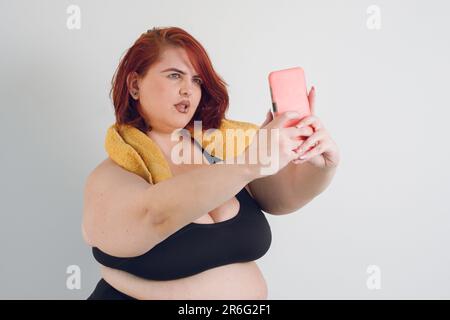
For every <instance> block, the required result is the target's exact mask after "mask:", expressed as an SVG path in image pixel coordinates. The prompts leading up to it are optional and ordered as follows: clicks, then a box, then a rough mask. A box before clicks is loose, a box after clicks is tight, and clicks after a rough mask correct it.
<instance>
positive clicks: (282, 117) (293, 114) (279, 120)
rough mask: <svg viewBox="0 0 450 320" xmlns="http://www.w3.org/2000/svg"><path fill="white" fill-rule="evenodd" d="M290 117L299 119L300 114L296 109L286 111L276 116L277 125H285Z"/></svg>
mask: <svg viewBox="0 0 450 320" xmlns="http://www.w3.org/2000/svg"><path fill="white" fill-rule="evenodd" d="M292 119H299V120H300V114H299V113H298V112H296V111H286V112H284V113H283V114H281V115H280V116H278V117H276V119H275V120H276V121H277V125H279V126H282V127H285V125H286V123H288V122H289V121H290V120H292Z"/></svg>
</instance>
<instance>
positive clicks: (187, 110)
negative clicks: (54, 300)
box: [82, 28, 338, 299]
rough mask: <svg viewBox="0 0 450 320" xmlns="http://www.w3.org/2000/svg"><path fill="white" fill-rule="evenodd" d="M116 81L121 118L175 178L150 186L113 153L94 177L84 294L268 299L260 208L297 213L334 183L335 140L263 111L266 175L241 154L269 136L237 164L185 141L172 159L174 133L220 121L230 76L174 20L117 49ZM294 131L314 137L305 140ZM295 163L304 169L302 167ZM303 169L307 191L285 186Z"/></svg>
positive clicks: (308, 123) (265, 229) (314, 123)
mask: <svg viewBox="0 0 450 320" xmlns="http://www.w3.org/2000/svg"><path fill="white" fill-rule="evenodd" d="M111 90H112V93H113V95H112V96H113V103H114V107H115V115H116V123H117V124H119V125H122V124H123V125H129V126H132V127H133V128H136V129H138V130H139V132H142V133H143V134H145V139H147V138H150V139H148V140H151V141H153V142H155V143H156V144H157V145H158V147H159V149H160V151H161V154H162V155H163V158H164V159H165V160H166V161H167V164H168V166H169V168H170V173H171V178H170V179H166V180H164V181H161V182H158V183H155V184H151V183H148V182H147V181H145V180H144V179H142V178H141V177H139V176H138V175H136V174H135V173H133V172H129V171H127V170H126V169H124V168H123V167H122V166H120V165H118V164H117V163H116V162H115V161H113V160H112V159H111V157H108V158H107V159H105V160H104V161H103V162H102V163H100V164H99V165H98V166H97V167H96V168H95V169H94V170H93V172H92V173H91V174H90V175H89V177H88V179H87V182H86V187H85V194H84V196H85V198H84V214H83V225H82V227H83V236H84V239H85V241H86V242H87V243H88V244H89V245H90V246H92V247H93V253H94V257H95V258H96V259H97V261H99V262H100V263H101V274H102V279H101V280H100V282H99V283H98V284H97V287H96V288H95V290H94V292H93V293H92V294H91V296H90V297H89V299H267V286H266V282H265V279H264V277H263V275H262V274H261V271H260V270H259V268H258V266H257V264H256V262H255V260H257V259H258V258H260V257H261V256H263V255H264V254H265V253H266V252H267V250H268V249H269V246H270V243H271V233H270V227H269V225H268V223H267V220H266V219H265V217H264V215H263V213H262V211H261V209H262V210H264V211H266V212H268V213H272V214H286V213H289V212H293V211H295V210H297V209H298V208H300V207H301V206H303V205H304V204H305V203H307V202H309V201H310V200H311V199H312V198H313V197H314V196H315V195H317V192H318V190H319V189H323V188H324V187H323V186H324V185H325V184H326V183H328V182H329V181H330V179H331V176H332V174H333V169H334V168H336V166H337V162H338V156H337V148H336V146H335V144H334V143H333V141H332V140H331V138H330V137H329V135H328V134H327V132H326V131H325V130H324V129H322V128H323V126H322V125H321V124H320V121H319V120H318V119H317V118H316V117H308V118H305V119H303V120H302V121H301V122H299V124H297V126H296V127H292V128H284V127H283V124H284V123H286V122H287V121H288V120H289V119H292V118H295V117H296V116H297V115H296V114H293V113H289V114H285V115H283V116H280V117H277V118H275V119H272V118H271V115H270V112H269V114H268V118H267V119H266V121H265V123H264V124H263V125H262V126H261V128H260V130H261V129H263V128H264V129H279V130H280V135H279V140H277V141H278V143H279V145H280V146H281V147H282V148H280V152H279V158H278V166H277V168H276V170H275V172H274V173H273V174H271V175H267V176H264V175H263V174H262V173H261V168H262V165H260V164H259V162H257V163H256V164H255V163H248V162H249V161H246V160H247V159H248V157H249V152H251V150H253V151H254V150H260V151H261V150H262V151H263V152H262V153H260V154H268V153H267V152H266V153H264V152H265V151H268V150H269V149H270V143H271V142H270V139H269V141H266V142H265V143H261V141H260V140H261V139H253V140H252V142H251V144H250V145H249V147H248V148H246V150H245V152H242V153H241V154H240V155H239V158H240V159H241V160H242V159H244V160H243V161H242V162H238V164H221V165H211V164H213V163H215V162H220V160H221V159H220V158H214V157H210V155H209V154H208V153H207V152H204V150H203V149H202V146H201V144H198V143H197V142H196V140H195V139H191V140H188V142H187V143H186V142H183V150H188V151H189V152H187V154H189V155H190V156H191V159H190V161H188V162H187V163H181V164H180V163H179V161H176V159H174V157H173V152H172V151H173V148H175V147H176V145H177V144H178V142H177V141H173V139H172V138H171V137H172V134H173V132H175V131H176V130H177V129H179V128H192V126H193V123H194V120H197V121H202V130H207V129H210V128H219V126H220V125H221V123H223V122H224V121H225V120H224V118H225V116H224V114H225V111H226V110H227V108H228V94H227V91H226V88H225V82H223V81H222V80H221V79H220V77H219V76H218V75H217V74H216V73H215V72H214V70H213V68H212V64H211V62H210V60H209V58H208V55H207V54H206V51H205V50H204V49H203V47H202V46H201V45H200V43H199V42H198V41H197V40H195V39H194V38H193V37H192V36H191V35H189V34H188V33H187V32H185V31H184V30H182V29H180V28H165V29H156V28H154V29H153V30H149V31H148V32H147V33H145V34H143V35H141V37H140V38H139V39H138V40H137V41H136V42H135V43H134V45H133V46H132V47H131V48H130V49H129V50H128V52H127V53H126V55H125V56H124V57H123V59H122V61H121V63H120V65H119V67H118V69H117V71H116V73H115V75H114V77H113V81H112V89H111ZM309 96H310V103H311V104H313V93H310V95H309ZM301 126H303V127H301ZM297 136H305V137H309V138H308V139H307V140H306V141H305V142H304V143H303V144H302V143H301V141H299V140H298V139H296V137H297ZM319 142H320V143H319ZM258 143H259V144H258ZM308 145H309V146H310V147H313V149H312V150H311V151H308V152H307V153H305V154H304V155H305V156H306V159H303V160H299V159H298V158H299V157H300V156H301V155H302V153H301V152H300V151H299V147H301V148H303V149H304V150H308ZM144 151H145V150H144ZM198 157H200V158H201V159H203V162H201V163H198V161H195V159H198ZM307 163H308V164H307ZM302 166H305V168H306V166H310V167H308V170H304V173H300V171H299V169H298V168H299V167H302ZM281 169H284V170H281ZM314 170H316V171H314ZM313 171H314V172H313ZM293 175H295V179H294V178H293V177H292V176H293ZM313 176H314V179H316V180H314V181H312V179H313V178H312V177H313ZM306 177H311V180H310V181H308V185H311V186H314V187H315V189H314V190H313V189H308V190H310V191H311V192H309V193H304V194H301V195H300V194H299V193H298V189H297V188H296V189H297V191H295V190H292V188H293V187H297V186H300V184H299V183H300V182H299V181H300V180H302V179H303V180H304V179H305V178H306ZM293 183H294V184H293ZM303 183H304V182H303ZM305 190H306V188H305Z"/></svg>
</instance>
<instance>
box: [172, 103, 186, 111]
mask: <svg viewBox="0 0 450 320" xmlns="http://www.w3.org/2000/svg"><path fill="white" fill-rule="evenodd" d="M174 106H175V109H177V110H178V112H180V113H187V112H188V110H189V102H180V103H177V104H174Z"/></svg>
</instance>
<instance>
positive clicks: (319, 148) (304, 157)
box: [297, 142, 328, 163]
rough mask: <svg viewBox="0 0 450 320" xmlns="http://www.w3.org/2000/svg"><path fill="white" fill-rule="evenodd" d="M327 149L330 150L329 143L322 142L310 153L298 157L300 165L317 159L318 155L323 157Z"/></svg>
mask: <svg viewBox="0 0 450 320" xmlns="http://www.w3.org/2000/svg"><path fill="white" fill-rule="evenodd" d="M327 148H328V144H327V142H323V143H322V142H321V143H319V144H318V145H316V146H315V147H314V148H313V149H311V150H310V151H308V152H306V153H304V154H302V155H301V156H298V158H297V159H298V161H299V163H302V162H306V161H308V160H310V159H312V158H314V157H317V156H318V155H321V154H322V153H324V152H325V150H327ZM297 154H298V153H297Z"/></svg>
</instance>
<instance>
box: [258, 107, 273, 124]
mask: <svg viewBox="0 0 450 320" xmlns="http://www.w3.org/2000/svg"><path fill="white" fill-rule="evenodd" d="M272 120H273V116H272V112H271V111H270V110H269V111H267V114H266V120H264V123H263V124H262V125H261V126H260V128H262V127H264V126H266V125H267V124H269V123H270V122H271V121H272Z"/></svg>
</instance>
